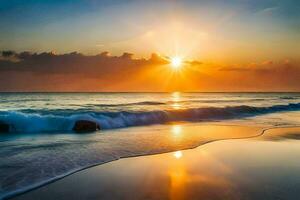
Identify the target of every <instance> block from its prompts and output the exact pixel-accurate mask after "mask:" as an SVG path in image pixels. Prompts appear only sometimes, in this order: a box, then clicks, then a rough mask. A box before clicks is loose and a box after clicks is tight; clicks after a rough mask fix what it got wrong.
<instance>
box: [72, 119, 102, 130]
mask: <svg viewBox="0 0 300 200" xmlns="http://www.w3.org/2000/svg"><path fill="white" fill-rule="evenodd" d="M97 130H100V126H99V125H98V124H97V123H96V122H93V121H88V120H78V121H76V122H75V124H74V127H73V131H76V132H92V131H97Z"/></svg>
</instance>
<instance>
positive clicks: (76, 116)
mask: <svg viewBox="0 0 300 200" xmlns="http://www.w3.org/2000/svg"><path fill="white" fill-rule="evenodd" d="M296 110H300V103H295V104H287V105H274V106H270V107H252V106H228V107H202V108H193V109H181V110H156V111H147V112H126V111H122V112H89V113H82V114H80V113H75V112H74V113H73V114H68V115H59V114H57V113H55V111H53V113H51V112H50V113H51V114H46V115H42V114H33V113H23V112H17V111H2V112H0V122H4V123H8V124H10V125H11V126H12V128H13V131H15V132H60V131H61V132H64V131H71V130H72V127H73V126H74V123H75V122H76V121H77V120H90V121H94V122H96V123H98V124H99V125H100V127H101V128H102V129H115V128H123V127H130V126H141V125H150V124H163V123H168V122H174V121H191V122H193V121H209V120H224V119H234V118H241V117H251V116H255V115H262V114H268V113H274V112H283V111H296Z"/></svg>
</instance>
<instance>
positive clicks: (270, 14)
mask: <svg viewBox="0 0 300 200" xmlns="http://www.w3.org/2000/svg"><path fill="white" fill-rule="evenodd" d="M299 10H300V1H297V0H228V1H221V0H200V1H196V0H195V1H192V0H190V1H180V0H177V1H175V0H165V1H164V0H163V1H135V0H123V1H122V0H111V1H109V0H101V1H100V0H99V1H97V0H81V1H80V0H72V1H71V0H66V1H59V0H26V1H25V0H1V1H0V16H1V18H0V26H1V29H2V30H1V32H0V37H1V39H0V45H1V47H2V49H11V50H16V51H25V50H29V51H38V52H42V51H55V52H60V53H63V52H70V51H79V52H83V53H88V54H93V53H97V52H101V51H110V52H112V53H113V54H121V53H122V52H124V51H129V52H133V53H135V54H137V55H141V56H145V55H147V54H149V53H151V52H153V51H155V52H156V51H157V52H159V53H163V54H167V53H169V52H168V51H169V50H166V49H168V47H157V46H159V44H160V43H164V41H166V42H165V43H166V44H163V45H166V46H167V45H170V43H171V41H170V42H168V40H169V38H168V37H167V35H168V34H165V35H166V36H164V37H159V36H156V38H155V39H153V40H155V41H158V42H153V40H151V41H146V42H145V41H144V40H143V39H141V37H143V35H145V34H148V33H150V32H151V33H152V32H153V31H156V32H157V34H161V35H163V34H164V32H167V31H169V32H170V35H172V34H174V35H176V34H177V33H174V32H175V31H178V32H181V34H182V35H181V36H180V37H186V38H189V37H195V35H194V34H190V32H191V31H189V32H188V31H186V33H183V32H184V31H183V30H197V31H198V32H201V33H205V34H209V35H210V36H211V37H215V38H213V39H210V40H211V41H210V43H211V44H213V43H214V42H217V43H221V45H222V46H226V47H227V49H232V51H233V52H234V51H236V49H237V48H238V46H239V47H240V48H243V49H244V48H245V49H247V48H248V49H249V50H248V51H249V52H248V51H247V50H245V52H243V55H239V57H240V58H241V59H244V57H246V58H247V56H248V54H250V52H251V51H253V47H251V45H250V44H253V43H255V44H256V45H257V47H258V48H262V49H264V50H265V51H268V50H270V51H272V52H271V54H270V55H269V54H268V53H267V55H265V56H264V55H262V56H261V57H264V58H266V59H267V58H270V57H272V56H278V55H282V57H287V56H290V57H297V55H298V54H297V53H295V51H297V50H299V48H298V47H296V46H295V43H297V42H298V41H299V35H300V12H299ZM176 23H178V24H181V25H180V26H181V27H180V28H178V27H175V28H170V30H165V29H167V28H168V27H172V26H175V25H173V24H176ZM176 26H177V25H176ZM178 26H179V25H178ZM212 27H213V30H212ZM179 29H180V30H179ZM175 37H177V36H174V38H175ZM159 40H163V42H160V41H159ZM174 40H180V41H182V42H185V43H184V44H181V46H182V47H183V48H187V47H186V46H191V45H192V43H193V42H190V41H188V40H187V39H182V38H179V39H178V38H175V39H174ZM201 42H202V43H203V45H201ZM222 42H224V44H223V43H222ZM148 43H150V44H148ZM151 43H157V44H155V45H152V44H151ZM207 43H208V42H207ZM276 43H278V45H276ZM141 45H142V46H143V48H141V47H140V46H141ZM199 46H203V48H204V49H202V50H201V51H200V50H199V52H197V51H196V50H194V53H192V55H191V56H190V57H197V54H202V55H203V54H209V56H207V58H210V59H211V57H213V55H211V52H212V51H215V52H217V53H219V52H222V49H214V48H212V47H210V46H209V45H208V44H206V41H204V40H203V41H199ZM278 46H281V47H282V48H285V50H284V51H285V52H283V50H282V49H279V47H278ZM147 47H148V48H147ZM169 48H173V47H169ZM234 49H235V50H234ZM233 52H232V54H233ZM216 57H217V56H216ZM249 57H251V56H250V55H249ZM249 59H250V58H249Z"/></svg>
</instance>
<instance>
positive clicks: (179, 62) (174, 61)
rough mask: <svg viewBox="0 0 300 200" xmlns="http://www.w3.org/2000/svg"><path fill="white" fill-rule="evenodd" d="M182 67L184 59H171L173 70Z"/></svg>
mask: <svg viewBox="0 0 300 200" xmlns="http://www.w3.org/2000/svg"><path fill="white" fill-rule="evenodd" d="M181 65H182V59H181V58H180V57H173V58H171V66H172V68H173V69H179V68H180V67H181Z"/></svg>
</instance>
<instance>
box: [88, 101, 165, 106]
mask: <svg viewBox="0 0 300 200" xmlns="http://www.w3.org/2000/svg"><path fill="white" fill-rule="evenodd" d="M164 104H165V103H163V102H159V101H141V102H135V103H119V104H87V105H86V106H87V107H90V106H104V107H106V106H107V107H118V106H135V105H164Z"/></svg>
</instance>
